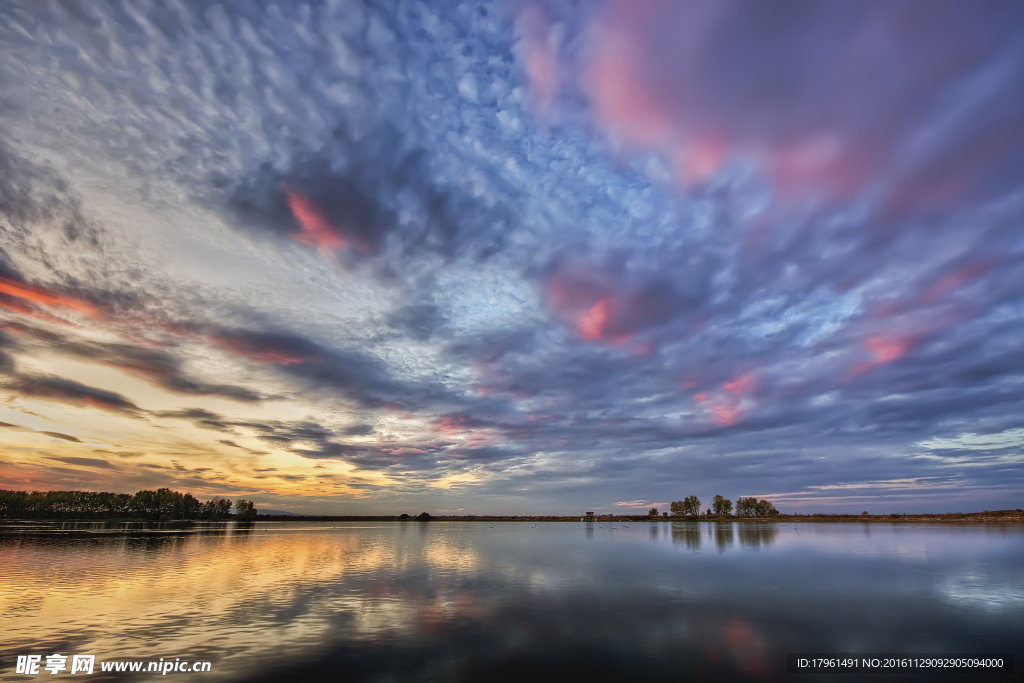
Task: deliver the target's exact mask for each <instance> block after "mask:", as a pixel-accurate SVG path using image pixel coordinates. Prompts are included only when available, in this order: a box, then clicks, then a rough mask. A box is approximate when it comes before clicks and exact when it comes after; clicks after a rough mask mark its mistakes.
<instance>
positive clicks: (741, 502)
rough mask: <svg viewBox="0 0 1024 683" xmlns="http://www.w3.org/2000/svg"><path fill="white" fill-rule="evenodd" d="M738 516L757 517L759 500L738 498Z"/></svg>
mask: <svg viewBox="0 0 1024 683" xmlns="http://www.w3.org/2000/svg"><path fill="white" fill-rule="evenodd" d="M736 514H737V515H738V516H740V517H755V516H757V498H737V499H736Z"/></svg>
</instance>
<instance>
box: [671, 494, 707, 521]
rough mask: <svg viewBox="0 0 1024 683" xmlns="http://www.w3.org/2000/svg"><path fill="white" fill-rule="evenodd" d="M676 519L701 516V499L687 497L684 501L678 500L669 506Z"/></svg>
mask: <svg viewBox="0 0 1024 683" xmlns="http://www.w3.org/2000/svg"><path fill="white" fill-rule="evenodd" d="M669 509H670V510H672V515H673V516H674V517H696V516H697V515H699V514H700V498H698V497H697V496H687V497H686V498H684V499H683V500H677V501H676V502H674V503H672V505H670V506H669Z"/></svg>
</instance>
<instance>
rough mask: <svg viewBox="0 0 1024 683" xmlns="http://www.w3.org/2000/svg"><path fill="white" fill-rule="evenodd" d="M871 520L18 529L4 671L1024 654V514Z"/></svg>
mask: <svg viewBox="0 0 1024 683" xmlns="http://www.w3.org/2000/svg"><path fill="white" fill-rule="evenodd" d="M580 526H583V527H584V529H583V530H582V533H581V529H580ZM645 526H647V530H646V531H645V530H644V527H645ZM812 527H813V528H812ZM859 527H860V525H768V524H761V523H746V522H745V523H740V524H735V525H734V524H733V523H725V522H718V523H707V522H705V523H689V522H687V523H672V524H671V525H667V524H664V523H658V524H646V525H645V524H630V525H621V524H616V525H614V526H613V525H612V524H609V523H603V524H602V523H589V524H587V523H581V524H579V525H577V524H575V523H573V524H514V523H506V524H495V525H493V526H488V525H486V524H470V523H466V524H460V523H442V522H431V523H408V524H387V523H379V524H355V523H351V524H331V523H315V524H304V523H298V522H296V523H277V524H274V523H269V524H268V523H257V524H256V525H254V526H249V527H246V528H238V527H234V528H231V529H228V528H227V526H226V525H220V528H217V529H215V528H212V527H211V528H204V529H193V530H181V529H179V530H175V531H174V532H173V533H171V531H172V530H169V529H161V528H153V529H142V530H140V529H123V530H122V531H123V532H124V533H121V534H113V533H91V532H92V531H97V529H94V528H88V529H51V530H50V532H49V533H48V532H46V531H45V530H43V531H41V532H39V533H28V532H27V531H26V530H24V529H20V530H13V531H8V530H6V529H5V528H3V527H0V556H2V558H3V566H2V567H0V615H2V618H3V623H4V627H5V639H4V641H3V643H2V644H0V667H2V668H0V678H3V676H5V675H7V674H9V673H10V667H9V666H8V662H11V661H13V658H14V657H15V656H16V655H17V654H29V653H37V654H42V655H47V654H52V653H54V652H64V651H67V652H72V653H94V654H96V655H97V659H98V660H102V659H105V658H118V657H120V658H132V657H137V658H140V659H141V658H146V657H167V656H170V657H179V656H180V657H183V658H186V657H187V658H189V659H192V660H197V659H209V660H211V661H213V662H214V668H213V672H212V673H211V674H206V675H204V676H203V678H204V680H266V681H272V680H286V679H287V680H291V679H295V680H320V679H325V680H326V679H331V680H336V679H337V678H339V677H343V678H344V679H345V680H354V681H360V680H366V681H371V680H373V681H377V680H400V681H417V680H444V681H449V680H451V681H476V680H487V681H502V680H535V679H540V680H551V679H557V680H562V681H566V680H580V679H582V678H590V679H593V680H643V679H665V678H673V679H677V678H681V677H686V676H690V677H692V678H695V679H700V680H707V679H712V678H720V679H723V680H737V679H740V680H788V679H787V675H786V673H785V653H786V652H797V651H850V648H855V649H856V650H857V651H861V652H868V651H876V652H883V651H892V650H896V651H899V650H903V651H908V650H909V649H913V647H921V644H922V643H923V644H925V645H926V646H927V649H929V650H931V651H935V652H985V651H998V650H1009V651H1015V652H1017V653H1018V654H1017V656H1018V657H1020V656H1021V655H1022V654H1024V653H1021V652H1020V650H1021V645H1020V643H1021V642H1024V577H1022V576H1021V574H1020V571H1019V567H1020V566H1024V543H1022V541H1024V533H1022V532H1021V530H1020V529H1017V530H1015V531H1014V530H1011V531H1009V532H1007V531H1002V532H1000V533H994V532H989V531H986V530H984V529H977V528H976V529H974V530H973V531H971V530H967V531H965V530H964V529H962V528H960V529H955V530H949V529H947V530H943V529H940V528H927V529H917V530H914V529H907V528H893V527H886V526H876V528H875V529H874V530H872V533H871V536H870V538H866V537H865V535H864V532H863V530H862V529H861V528H859ZM37 531H38V530H37ZM68 531H73V532H75V533H70V534H69V533H67V532H68ZM58 532H59V533H58ZM78 532H83V533H78ZM86 532H89V533H86ZM705 534H706V535H707V539H705V538H704V536H705ZM736 536H738V537H739V543H738V544H737V543H736V542H735V537H736ZM705 540H707V541H708V544H709V545H710V547H712V548H714V549H716V550H717V551H718V552H712V553H701V552H698V551H699V550H700V549H701V546H702V543H703V542H704V541H705ZM893 547H907V548H910V549H912V552H908V553H904V554H898V553H893V552H889V549H891V548H893ZM965 548H966V549H967V550H966V551H963V549H965ZM752 549H756V550H758V551H759V554H758V555H757V559H756V561H754V562H752V561H751V560H752V557H751V555H750V554H749V553H748V552H747V551H749V550H752ZM680 551H689V552H680ZM822 605H828V609H822ZM1018 661H1020V660H1018ZM11 675H13V674H11ZM136 678H137V680H145V676H138V677H136ZM837 680H845V679H837Z"/></svg>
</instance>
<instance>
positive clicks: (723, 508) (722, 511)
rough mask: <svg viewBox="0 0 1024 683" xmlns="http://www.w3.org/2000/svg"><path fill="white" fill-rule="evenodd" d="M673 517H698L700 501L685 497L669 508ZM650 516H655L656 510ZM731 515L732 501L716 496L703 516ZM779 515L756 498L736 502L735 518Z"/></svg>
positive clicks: (692, 497)
mask: <svg viewBox="0 0 1024 683" xmlns="http://www.w3.org/2000/svg"><path fill="white" fill-rule="evenodd" d="M669 510H671V511H672V516H673V517H697V516H698V515H700V499H699V498H697V496H687V497H686V498H684V499H683V500H677V501H675V502H674V503H672V504H671V505H670V506H669ZM651 514H652V516H653V515H657V514H658V512H657V510H656V509H652V510H651ZM731 514H732V501H731V500H729V499H728V498H724V497H723V496H719V495H716V496H715V497H714V499H713V500H712V501H711V507H710V508H708V509H707V511H706V512H705V515H707V516H711V515H716V516H727V515H731ZM777 514H779V511H778V510H776V509H775V506H774V505H772V503H771V501H767V500H765V499H763V498H762V499H761V500H758V499H757V498H753V497H751V498H739V499H737V501H736V516H737V517H774V516H775V515H777Z"/></svg>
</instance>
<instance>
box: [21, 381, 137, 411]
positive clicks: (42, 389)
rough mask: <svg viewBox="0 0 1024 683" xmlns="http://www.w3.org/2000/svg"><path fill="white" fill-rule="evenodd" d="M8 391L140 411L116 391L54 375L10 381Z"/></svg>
mask: <svg viewBox="0 0 1024 683" xmlns="http://www.w3.org/2000/svg"><path fill="white" fill-rule="evenodd" d="M8 388H10V389H12V390H13V391H15V392H17V393H19V394H21V395H23V396H31V397H34V398H46V399H51V400H54V401H60V402H62V403H69V404H72V405H79V406H85V407H93V408H101V409H104V410H112V411H117V412H122V413H135V412H137V411H138V407H137V406H136V405H135V404H134V403H132V402H131V401H129V400H128V399H126V398H125V397H124V396H121V395H120V394H118V393H116V392H113V391H106V390H105V389H97V388H95V387H90V386H87V385H85V384H81V383H79V382H75V381H74V380H70V379H64V378H63V377H56V376H53V375H21V376H19V377H17V378H16V379H15V380H14V381H12V382H10V383H9V384H8Z"/></svg>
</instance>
